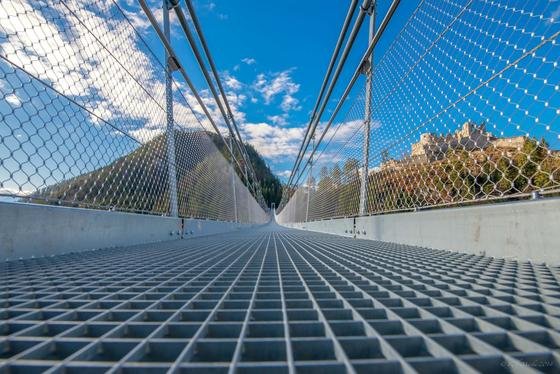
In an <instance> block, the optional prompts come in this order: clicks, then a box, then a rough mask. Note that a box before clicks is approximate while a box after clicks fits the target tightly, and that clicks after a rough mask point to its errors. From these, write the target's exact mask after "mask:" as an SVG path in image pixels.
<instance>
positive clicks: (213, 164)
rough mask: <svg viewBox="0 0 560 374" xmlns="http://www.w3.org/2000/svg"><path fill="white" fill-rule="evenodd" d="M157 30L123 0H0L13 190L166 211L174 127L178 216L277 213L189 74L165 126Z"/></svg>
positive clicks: (5, 130)
mask: <svg viewBox="0 0 560 374" xmlns="http://www.w3.org/2000/svg"><path fill="white" fill-rule="evenodd" d="M150 37H151V36H150V35H147V36H146V35H145V33H140V32H138V31H137V30H136V29H135V28H134V27H133V23H132V22H131V21H130V20H129V19H128V18H127V15H126V13H125V12H123V11H122V9H121V8H120V7H119V6H118V4H117V3H116V2H113V1H108V0H95V1H89V2H80V1H55V0H52V1H28V0H6V1H2V2H1V3H0V194H1V195H2V196H3V199H16V200H18V201H30V202H35V203H48V204H59V205H69V206H79V207H90V208H97V209H114V210H122V211H131V212H141V213H151V214H164V215H165V214H168V213H169V211H170V189H169V179H168V175H169V174H168V166H169V163H170V162H172V161H170V159H169V157H168V156H169V154H168V151H167V142H168V141H169V139H170V137H171V136H173V139H174V145H175V162H174V163H173V164H172V165H174V166H175V170H176V171H175V173H176V180H177V186H178V187H177V197H178V199H177V200H178V210H179V215H180V216H182V217H196V218H210V219H218V220H230V221H233V220H237V221H239V222H265V221H266V220H267V215H266V213H265V212H264V210H263V209H262V208H261V206H260V205H259V203H258V202H257V200H256V199H255V198H254V197H253V196H252V194H251V193H250V192H249V190H248V189H247V187H246V186H245V183H244V182H243V181H242V180H241V179H240V178H239V176H238V173H240V174H241V171H238V170H237V169H236V168H235V167H234V166H232V164H231V163H230V162H229V161H228V159H231V157H230V156H229V155H228V154H227V146H226V145H225V143H224V141H223V140H224V139H223V138H222V137H221V136H219V135H218V134H216V133H215V132H214V131H213V130H211V127H210V126H209V121H208V119H207V118H204V117H202V116H201V110H200V108H199V107H198V106H197V104H196V102H195V100H194V97H193V95H192V93H191V92H190V91H188V90H186V89H185V88H184V87H185V84H184V82H182V81H181V80H174V82H173V131H172V132H171V133H170V132H166V113H167V111H166V104H165V103H166V100H165V94H166V90H165V75H166V74H165V71H166V67H165V64H164V63H162V61H161V59H163V58H162V57H163V56H160V57H161V59H160V57H158V55H157V54H155V53H154V52H153V51H152V49H151V45H149V44H148V43H147V40H148V38H150ZM226 157H227V159H226Z"/></svg>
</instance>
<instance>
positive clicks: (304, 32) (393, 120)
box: [0, 0, 560, 190]
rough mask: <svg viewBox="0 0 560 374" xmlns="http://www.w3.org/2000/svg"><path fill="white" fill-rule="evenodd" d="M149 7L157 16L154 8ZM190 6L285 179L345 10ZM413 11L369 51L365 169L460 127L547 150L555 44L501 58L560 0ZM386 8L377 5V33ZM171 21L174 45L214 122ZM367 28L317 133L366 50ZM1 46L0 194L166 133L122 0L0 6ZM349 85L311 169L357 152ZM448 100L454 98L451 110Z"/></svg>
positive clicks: (557, 13)
mask: <svg viewBox="0 0 560 374" xmlns="http://www.w3.org/2000/svg"><path fill="white" fill-rule="evenodd" d="M148 2H149V5H150V7H151V8H152V10H153V12H154V14H155V16H156V18H157V19H158V20H159V21H160V22H161V18H162V10H161V2H160V1H159V0H148ZM193 2H194V6H195V8H196V11H197V15H198V17H199V19H200V22H201V25H202V28H203V31H204V34H205V37H206V40H207V42H208V45H209V47H210V50H211V53H212V55H213V59H214V61H215V63H216V66H217V69H218V70H219V74H220V76H221V78H222V81H223V83H224V86H225V89H226V93H227V96H228V101H229V102H230V104H231V106H232V110H233V113H234V116H235V118H236V122H237V123H238V125H239V128H240V132H241V135H242V137H243V139H244V140H245V141H246V142H249V143H251V144H252V145H254V146H255V148H256V149H257V150H258V151H259V152H260V153H261V154H262V155H263V156H264V157H265V159H266V161H267V162H268V163H269V165H270V166H271V168H272V170H273V172H275V173H276V174H277V175H279V176H280V177H281V178H282V179H283V180H284V181H285V180H286V178H287V177H288V175H289V173H290V170H291V168H292V164H293V162H294V159H295V156H296V154H297V152H298V149H299V146H300V144H301V142H302V140H303V139H302V138H303V134H304V129H305V127H306V126H307V123H308V121H309V117H310V114H311V110H312V109H313V107H314V104H315V100H316V97H317V95H318V93H319V89H320V86H321V83H322V80H323V77H324V74H325V71H326V68H327V65H328V62H329V60H330V57H331V54H332V51H333V48H334V45H335V43H336V40H337V37H338V34H339V30H340V28H341V26H342V23H343V20H344V18H345V15H346V12H347V7H348V4H349V1H335V0H328V1H325V0H322V1H320V0H306V1H296V0H285V1H254V0H193ZM418 3H419V2H418V1H417V0H407V1H401V4H400V5H399V8H398V9H397V12H396V13H395V15H394V17H393V18H392V20H391V22H390V24H389V26H388V27H387V29H386V30H385V33H384V34H383V35H384V36H383V37H382V38H381V40H380V41H379V43H378V45H377V47H376V50H375V64H374V65H375V71H374V84H373V87H374V93H373V99H372V102H373V113H372V134H371V136H372V139H373V140H372V142H371V147H370V148H371V149H370V153H371V154H372V158H371V159H370V164H371V165H370V166H376V165H379V162H380V160H379V156H380V155H381V154H383V153H384V152H385V151H389V155H390V157H393V158H399V157H402V156H403V155H405V154H406V153H407V152H409V150H410V145H411V144H412V143H413V142H415V141H417V139H418V138H419V136H420V134H421V133H423V132H432V133H436V134H448V133H451V132H453V131H455V130H456V129H458V128H460V127H461V125H462V124H463V123H464V122H465V121H469V120H472V121H474V122H476V123H482V122H485V123H486V124H487V125H488V127H489V128H490V130H491V131H493V132H494V133H495V134H496V135H499V136H515V135H528V136H532V137H536V138H541V137H543V138H545V139H546V140H547V141H548V142H549V144H550V145H551V146H552V147H553V149H559V148H560V131H559V129H558V118H559V114H560V111H559V110H558V108H559V106H560V96H559V94H558V92H560V87H559V85H558V82H560V76H559V74H560V69H558V68H557V61H558V60H559V59H560V52H559V47H558V44H557V43H550V42H548V43H547V44H546V46H545V47H544V48H541V49H539V50H538V51H537V52H536V53H534V54H531V55H530V56H529V57H527V58H523V59H521V60H520V61H519V63H513V62H515V61H516V59H517V58H519V57H520V56H521V55H522V54H523V53H525V52H526V51H527V50H529V49H531V48H533V47H535V46H537V45H538V44H539V43H541V42H542V40H543V39H542V38H546V37H548V36H550V35H553V33H554V32H555V31H557V30H558V28H559V27H560V23H559V21H558V19H559V17H560V1H559V0H551V1H544V0H540V1H535V2H531V3H523V7H522V8H520V9H518V8H515V6H516V5H515V4H513V5H511V3H509V2H508V1H505V0H504V1H501V2H500V1H494V0H480V1H474V2H468V3H465V2H462V1H460V0H445V1H443V0H442V1H441V2H440V1H439V0H426V1H423V2H422V4H423V5H422V6H421V7H420V8H419V10H418V13H415V12H416V10H417V9H416V7H417V5H418ZM116 4H117V5H118V6H117V5H116ZM389 5H390V0H379V1H378V6H377V14H378V17H377V24H378V25H379V23H380V22H381V19H382V17H383V16H384V15H385V13H386V11H387V8H388V6H389ZM121 11H122V12H121ZM123 12H124V14H123ZM413 14H414V16H411V15H413ZM542 15H544V16H542ZM541 17H546V18H541ZM549 19H552V20H554V21H550V20H549ZM171 20H172V46H173V48H174V49H175V51H176V52H177V54H178V56H179V59H180V61H181V63H182V65H183V66H184V67H185V70H186V71H187V73H188V75H189V76H190V77H191V79H192V80H193V82H194V84H195V86H196V88H197V90H198V91H199V92H200V94H201V96H202V99H203V101H204V102H205V104H206V106H207V107H208V108H209V110H210V113H211V116H212V118H214V119H216V120H218V119H219V118H220V117H221V115H220V113H219V110H218V108H217V107H216V105H215V103H214V102H213V101H212V99H211V97H210V93H209V91H208V87H207V85H206V84H205V82H204V79H203V76H202V74H201V73H200V71H199V69H198V66H197V64H196V61H195V59H194V57H193V55H192V52H191V49H190V47H189V45H188V43H187V40H186V38H185V37H184V35H183V33H182V30H181V29H180V28H179V26H178V23H177V20H176V19H175V18H174V16H172V19H171ZM131 24H132V26H133V27H131ZM366 25H367V22H366ZM366 25H364V26H363V27H362V29H361V30H360V33H359V35H358V38H357V41H356V43H355V47H354V48H353V50H352V52H351V54H350V56H349V58H348V62H347V64H346V67H345V69H344V70H343V71H342V74H341V77H340V80H339V83H338V84H337V86H336V88H335V90H334V92H333V95H332V97H331V100H330V101H329V105H328V106H327V110H326V112H325V114H324V116H323V117H322V118H321V123H320V127H322V126H324V123H325V121H326V120H327V119H328V118H329V117H330V113H331V111H332V110H333V108H334V106H335V104H336V103H337V101H338V98H339V97H340V95H341V93H342V91H343V89H344V88H345V87H346V84H347V82H348V81H349V79H350V76H351V74H352V73H353V72H354V70H355V68H356V67H357V64H358V61H359V60H360V59H361V57H362V54H363V53H364V51H365V49H366V45H367V27H366ZM405 25H406V26H405ZM449 26H451V27H449ZM527 30H531V31H532V32H528V31H527ZM427 51H428V53H427ZM0 52H1V54H2V57H4V59H2V60H0V76H1V78H2V79H0V98H1V99H2V100H0V117H1V118H2V121H3V123H2V126H0V139H1V140H2V142H0V159H1V160H3V164H0V183H4V186H2V185H0V188H2V187H5V188H8V189H9V188H16V187H19V188H23V189H25V190H33V189H36V188H39V187H44V186H45V185H49V184H52V183H56V182H59V181H60V180H62V179H67V178H70V177H72V176H75V175H79V174H83V173H86V172H89V171H92V170H95V169H96V168H99V167H103V166H105V165H107V164H109V163H110V162H112V161H113V160H114V159H116V158H118V157H121V156H122V155H125V154H127V153H129V152H131V151H132V150H134V149H136V148H137V147H138V142H146V141H148V140H149V139H151V138H153V137H154V136H155V135H158V134H161V133H162V132H163V131H164V130H165V127H164V125H165V110H164V108H163V106H162V105H163V103H165V85H164V81H165V79H164V78H165V76H164V70H163V65H162V61H163V59H164V58H163V56H164V51H163V47H162V44H161V42H160V41H159V39H158V38H157V36H156V35H155V33H154V31H153V29H152V27H151V25H150V23H149V22H148V20H147V18H146V16H145V15H144V14H143V13H142V11H141V9H140V8H139V5H138V3H137V1H136V0H92V1H90V2H52V3H51V2H36V1H32V0H2V2H1V3H0ZM502 68H504V69H506V70H504V72H503V74H498V73H499V71H500V69H502ZM24 71H25V72H24ZM174 79H175V90H174V99H175V100H174V115H175V120H176V123H177V124H178V125H179V126H182V127H187V128H196V129H200V126H202V127H204V128H206V129H210V125H209V123H208V121H207V119H204V116H203V113H202V109H201V107H200V105H199V104H198V103H197V102H196V100H195V99H194V97H193V95H192V93H190V92H189V91H188V89H186V88H185V82H184V81H183V79H182V78H181V76H180V75H179V74H178V73H175V74H174ZM487 80H490V82H489V84H484V83H485V82H486V81H487ZM481 84H482V85H481ZM479 85H481V86H480V87H478V86H479ZM355 87H356V88H355V90H354V91H353V92H352V93H351V95H350V97H349V99H348V100H347V102H346V103H345V105H344V107H343V109H342V110H341V111H340V115H339V116H338V117H337V119H336V121H335V122H337V124H336V125H335V126H333V130H332V131H331V133H330V134H329V136H327V138H326V139H330V136H331V135H332V137H333V142H332V143H329V142H325V144H324V145H323V146H322V147H323V148H322V149H321V158H319V159H318V160H317V161H316V162H323V163H324V164H328V165H329V167H333V165H334V164H335V163H338V162H344V160H345V159H348V158H351V157H352V158H357V159H360V157H361V144H362V139H361V138H360V136H353V134H357V133H359V130H360V127H361V126H363V109H364V97H363V88H364V82H363V77H362V78H361V79H360V80H358V82H357V83H356V86H355ZM465 95H467V96H465ZM458 97H467V99H466V100H464V101H462V102H460V103H459V104H458V105H451V106H450V104H452V103H453V102H454V101H455V100H456V98H458ZM218 125H219V127H220V129H221V130H222V131H223V130H224V126H223V123H218ZM125 135H127V136H125ZM358 135H359V134H358ZM327 144H330V145H327ZM92 145H93V146H92ZM185 151H188V150H185ZM69 156H71V157H69ZM22 160H24V161H22ZM25 160H27V161H25ZM315 170H316V171H317V168H316V169H315Z"/></svg>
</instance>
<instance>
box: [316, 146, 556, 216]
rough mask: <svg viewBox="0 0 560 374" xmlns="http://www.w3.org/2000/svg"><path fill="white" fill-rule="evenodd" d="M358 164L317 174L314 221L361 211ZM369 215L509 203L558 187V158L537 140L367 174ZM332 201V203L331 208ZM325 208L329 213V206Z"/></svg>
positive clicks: (349, 162) (460, 152) (350, 162)
mask: <svg viewBox="0 0 560 374" xmlns="http://www.w3.org/2000/svg"><path fill="white" fill-rule="evenodd" d="M358 165H359V163H358V161H357V160H355V159H349V160H347V161H346V163H345V164H344V166H343V169H342V171H341V170H340V167H339V165H338V164H335V165H334V166H333V168H332V169H330V170H329V169H327V168H326V167H323V168H322V169H321V171H320V177H319V181H318V183H317V190H316V191H315V192H314V193H313V195H312V196H313V197H312V199H313V201H314V203H312V206H314V205H315V206H319V205H320V206H321V207H318V208H317V212H314V213H313V215H314V216H313V218H314V219H319V218H326V217H337V216H350V215H356V214H357V212H358V208H359V188H360V178H359V174H358V170H359V169H358V167H359V166H358ZM368 183H369V184H368V211H369V212H371V213H379V212H387V211H394V210H401V209H413V208H416V207H423V206H434V205H442V204H455V203H463V202H468V201H472V200H484V199H491V198H510V197H515V196H517V195H520V194H524V193H530V192H531V191H534V190H539V189H557V188H559V187H560V155H559V153H558V152H554V151H551V150H550V149H549V147H548V144H547V143H546V142H545V141H544V140H541V141H540V142H539V141H537V140H535V139H526V140H525V141H524V143H523V146H522V147H521V148H520V149H513V150H512V149H510V150H502V149H496V148H493V147H488V148H486V149H483V150H476V151H465V150H449V151H448V152H447V153H446V155H445V157H444V158H443V159H441V160H437V161H432V162H428V161H424V162H419V161H410V162H403V163H399V164H396V165H394V166H391V167H382V168H381V169H380V170H376V171H374V172H371V173H370V175H369V182H368ZM333 202H334V204H333ZM327 206H328V211H327V208H326V207H327Z"/></svg>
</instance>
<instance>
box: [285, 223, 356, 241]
mask: <svg viewBox="0 0 560 374" xmlns="http://www.w3.org/2000/svg"><path fill="white" fill-rule="evenodd" d="M282 225H283V226H286V227H291V228H294V229H300V230H309V231H317V232H323V233H325V234H335V235H341V236H347V237H353V236H354V218H338V219H330V220H324V221H312V222H303V223H286V224H282Z"/></svg>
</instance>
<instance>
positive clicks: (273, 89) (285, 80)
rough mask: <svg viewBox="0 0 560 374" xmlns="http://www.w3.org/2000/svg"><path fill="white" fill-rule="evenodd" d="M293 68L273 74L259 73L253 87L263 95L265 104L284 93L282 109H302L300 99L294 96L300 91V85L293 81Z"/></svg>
mask: <svg viewBox="0 0 560 374" xmlns="http://www.w3.org/2000/svg"><path fill="white" fill-rule="evenodd" d="M292 70H293V69H289V70H285V71H282V72H279V73H274V74H271V75H266V74H262V73H261V74H259V75H257V78H256V80H255V82H254V83H253V88H254V89H255V90H256V91H258V92H259V93H260V94H261V95H262V97H263V99H264V103H265V104H267V105H268V104H270V103H271V102H272V100H273V99H274V98H275V97H276V96H278V95H282V104H281V106H280V107H281V108H282V110H284V111H286V112H287V111H290V110H298V109H300V107H299V106H298V103H299V101H298V100H297V99H296V98H295V97H293V95H295V94H296V93H297V92H298V91H299V87H300V85H299V84H298V83H295V82H294V81H293V79H292V77H291V75H290V74H291V72H292Z"/></svg>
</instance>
